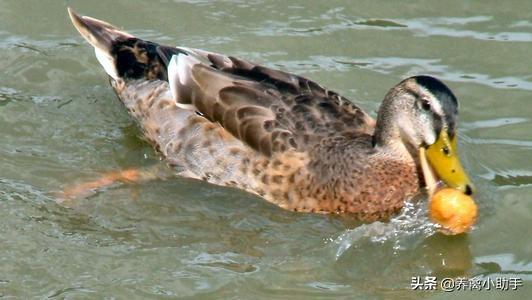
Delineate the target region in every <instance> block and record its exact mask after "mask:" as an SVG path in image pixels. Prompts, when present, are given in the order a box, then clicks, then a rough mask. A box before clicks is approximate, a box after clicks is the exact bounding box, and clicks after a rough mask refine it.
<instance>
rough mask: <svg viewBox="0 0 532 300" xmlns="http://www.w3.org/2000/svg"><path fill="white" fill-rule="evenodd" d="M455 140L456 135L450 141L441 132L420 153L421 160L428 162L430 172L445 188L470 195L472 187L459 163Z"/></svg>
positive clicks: (445, 132)
mask: <svg viewBox="0 0 532 300" xmlns="http://www.w3.org/2000/svg"><path fill="white" fill-rule="evenodd" d="M456 140H457V138H456V135H455V136H454V137H453V138H452V139H450V138H449V135H448V134H447V131H446V130H442V131H441V132H440V135H439V136H438V139H437V140H436V142H435V143H434V144H432V145H430V146H428V147H427V148H426V150H425V151H420V155H421V160H422V161H423V160H425V161H428V164H429V165H430V169H431V170H430V171H433V172H434V173H436V175H437V177H438V178H439V179H441V180H442V181H443V182H444V183H445V184H446V185H447V186H449V187H451V188H454V189H457V190H459V191H462V192H463V193H464V194H467V195H472V194H473V193H474V186H473V184H472V182H471V180H470V179H469V177H468V176H467V174H466V173H465V171H464V169H463V168H462V164H461V163H460V159H459V157H458V151H457V142H456ZM427 169H428V168H427ZM423 171H424V173H426V171H425V170H423ZM425 177H427V175H426V174H425Z"/></svg>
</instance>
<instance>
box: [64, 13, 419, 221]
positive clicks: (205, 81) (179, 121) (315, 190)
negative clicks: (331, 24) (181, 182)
mask: <svg viewBox="0 0 532 300" xmlns="http://www.w3.org/2000/svg"><path fill="white" fill-rule="evenodd" d="M71 17H72V20H73V23H74V25H75V26H76V28H77V29H78V30H79V31H80V33H82V35H83V36H84V37H86V38H87V40H88V41H89V42H90V43H91V44H92V45H93V46H95V47H96V48H97V49H100V50H103V51H106V53H108V54H109V59H110V62H111V63H112V64H114V67H115V70H116V74H114V73H113V74H111V73H112V72H111V73H110V75H111V79H110V81H111V85H112V86H113V88H114V90H115V91H116V93H117V95H118V97H119V98H120V100H121V101H122V102H123V103H124V105H125V106H126V108H127V109H128V111H129V113H130V114H131V116H132V117H133V118H134V119H135V120H136V121H137V122H138V124H139V126H140V127H141V128H142V130H143V134H144V137H145V138H146V139H147V140H148V141H149V142H150V143H151V144H152V145H153V146H154V147H155V148H156V150H157V151H159V152H160V153H161V154H162V156H163V157H164V158H165V159H166V160H167V161H168V163H169V164H170V165H172V166H174V167H175V168H176V170H177V172H178V173H179V174H181V175H183V176H188V177H193V178H197V179H201V180H205V181H208V182H210V183H213V184H217V185H223V186H232V187H236V188H240V189H244V190H246V191H249V192H251V193H254V194H257V195H260V196H262V197H264V198H265V199H267V200H268V201H270V202H272V203H275V204H277V205H279V206H280V207H283V208H285V209H289V210H293V211H301V212H329V213H330V212H349V213H353V214H355V215H357V216H358V217H359V218H360V219H363V220H376V219H383V218H387V217H389V216H390V215H391V214H393V213H395V212H397V211H398V210H399V209H401V208H402V206H403V204H404V201H405V200H406V199H408V198H409V197H410V196H412V195H414V194H415V193H417V192H418V190H419V188H420V186H421V184H422V182H421V180H420V176H419V172H418V163H417V157H416V154H415V151H412V149H410V148H409V147H410V146H408V145H404V144H405V141H404V137H402V136H400V135H399V134H398V132H397V130H396V127H397V126H398V125H394V124H392V123H393V122H396V121H397V120H395V119H393V120H392V117H391V115H390V116H388V114H387V113H389V112H393V110H394V109H397V107H395V108H393V107H392V108H390V109H388V110H387V109H386V108H381V110H383V112H382V115H383V116H384V117H382V119H383V120H382V121H381V120H379V122H380V125H379V126H380V127H379V128H380V129H379V130H380V131H381V132H382V134H380V136H378V137H376V136H375V135H374V130H375V124H376V122H375V121H374V120H373V119H372V118H371V117H370V116H369V115H367V114H366V113H365V112H363V111H362V110H361V109H360V108H359V107H357V106H356V105H354V104H353V103H352V102H351V101H349V100H347V99H346V98H344V97H342V96H340V95H338V94H337V93H335V92H332V91H329V90H327V89H325V88H323V87H321V86H320V85H318V84H316V83H315V82H313V81H311V80H308V79H305V78H303V77H300V76H296V75H293V74H289V73H285V72H281V71H278V70H273V69H270V68H266V67H264V66H260V65H257V64H253V63H250V62H247V61H245V60H241V59H237V58H234V57H227V56H223V55H220V54H215V53H210V52H206V51H202V50H197V49H188V48H173V47H166V46H160V45H158V44H155V43H151V42H146V41H142V40H140V39H137V38H134V37H132V36H130V35H129V34H127V33H122V32H121V31H119V30H117V29H116V28H114V27H111V25H109V24H107V23H103V22H101V21H97V20H95V19H92V18H87V17H79V16H77V15H75V14H73V13H71ZM102 24H104V25H102ZM87 36H89V38H88V37H87ZM172 58H173V59H172ZM172 63H174V64H180V65H178V66H174V67H175V68H174V69H173V71H172V68H170V65H171V64H172ZM183 64H184V65H183ZM106 70H107V71H108V68H106ZM176 70H177V71H176ZM108 73H109V71H108ZM170 85H173V86H172V88H173V93H172V92H171V89H170ZM414 91H415V92H416V93H418V94H423V93H425V92H426V91H424V90H423V89H421V88H419V87H418V86H416V81H415V79H409V80H405V81H403V82H401V83H400V84H399V85H398V86H396V87H395V88H393V89H392V90H391V91H390V92H389V93H388V95H387V98H386V99H385V102H386V101H388V102H392V101H393V100H394V99H392V98H394V97H395V94H397V93H412V94H413V92H414ZM396 102H397V101H396ZM405 103H406V102H405ZM405 105H410V104H408V103H407V104H405ZM391 106H393V105H391ZM380 115H381V113H379V119H380V118H381V117H380ZM387 118H389V120H388V119H387ZM385 122H387V123H385ZM383 124H384V125H383ZM394 126H395V127H394ZM381 127H382V128H381Z"/></svg>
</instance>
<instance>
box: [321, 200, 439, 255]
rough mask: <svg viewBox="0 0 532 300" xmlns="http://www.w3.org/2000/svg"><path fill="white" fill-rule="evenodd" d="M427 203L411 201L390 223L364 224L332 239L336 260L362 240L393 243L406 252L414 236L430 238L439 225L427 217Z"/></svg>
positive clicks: (395, 246) (397, 248)
mask: <svg viewBox="0 0 532 300" xmlns="http://www.w3.org/2000/svg"><path fill="white" fill-rule="evenodd" d="M426 206H427V202H426V201H422V200H421V199H420V200H418V201H409V202H406V203H405V206H404V207H403V209H402V210H401V212H400V213H399V215H397V216H395V217H394V218H392V219H391V220H390V221H388V222H379V221H377V222H373V223H371V224H363V225H361V226H359V227H357V228H355V229H348V230H346V231H345V232H343V233H342V234H340V235H339V236H338V237H336V238H334V239H331V242H332V243H333V244H334V245H335V246H336V247H337V249H336V259H337V260H338V258H340V257H341V256H342V254H344V253H345V251H347V250H348V249H350V248H351V247H353V246H355V245H356V244H357V243H358V242H360V241H361V240H364V239H365V240H369V241H370V242H372V243H384V242H386V241H393V243H394V246H393V248H394V250H397V251H398V250H404V249H405V247H406V246H405V241H406V240H407V239H408V238H410V237H412V236H423V237H429V236H430V235H432V234H434V233H435V232H436V230H437V225H435V224H433V223H432V222H430V220H429V218H428V215H427V208H426Z"/></svg>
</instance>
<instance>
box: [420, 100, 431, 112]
mask: <svg viewBox="0 0 532 300" xmlns="http://www.w3.org/2000/svg"><path fill="white" fill-rule="evenodd" d="M421 107H423V109H424V110H430V102H429V101H428V100H426V99H421Z"/></svg>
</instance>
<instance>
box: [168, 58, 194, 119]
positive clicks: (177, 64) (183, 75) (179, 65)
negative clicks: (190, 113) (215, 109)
mask: <svg viewBox="0 0 532 300" xmlns="http://www.w3.org/2000/svg"><path fill="white" fill-rule="evenodd" d="M197 63H200V62H199V61H198V60H197V59H195V58H194V57H192V56H190V55H186V54H182V53H180V54H177V55H173V56H172V58H171V59H170V62H169V63H168V83H169V85H170V91H171V92H172V97H173V98H174V100H176V105H177V107H179V108H183V109H189V110H195V109H196V107H195V106H194V105H192V104H183V103H179V90H178V86H179V85H185V84H186V83H187V81H189V80H190V69H191V68H192V66H194V65H195V64H197Z"/></svg>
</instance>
